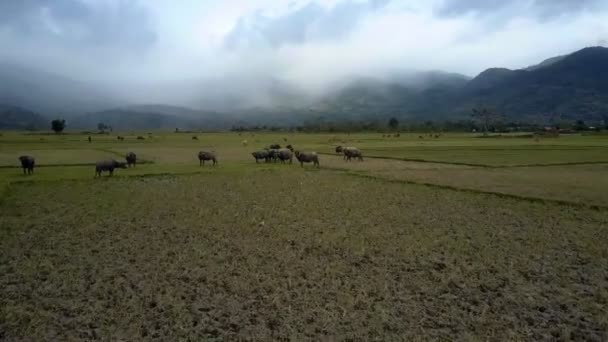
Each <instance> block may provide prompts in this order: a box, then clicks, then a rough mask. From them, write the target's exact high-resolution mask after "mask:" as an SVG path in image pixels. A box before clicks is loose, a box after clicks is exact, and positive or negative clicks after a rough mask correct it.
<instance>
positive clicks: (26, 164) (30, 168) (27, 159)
mask: <svg viewBox="0 0 608 342" xmlns="http://www.w3.org/2000/svg"><path fill="white" fill-rule="evenodd" d="M19 161H20V162H21V168H22V169H23V174H24V175H25V174H28V175H31V174H32V173H34V164H36V161H35V160H34V157H31V156H21V157H19Z"/></svg>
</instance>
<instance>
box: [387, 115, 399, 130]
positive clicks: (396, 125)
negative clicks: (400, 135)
mask: <svg viewBox="0 0 608 342" xmlns="http://www.w3.org/2000/svg"><path fill="white" fill-rule="evenodd" d="M388 127H390V128H391V129H393V130H397V128H399V120H397V118H394V117H393V118H391V119H390V120H388Z"/></svg>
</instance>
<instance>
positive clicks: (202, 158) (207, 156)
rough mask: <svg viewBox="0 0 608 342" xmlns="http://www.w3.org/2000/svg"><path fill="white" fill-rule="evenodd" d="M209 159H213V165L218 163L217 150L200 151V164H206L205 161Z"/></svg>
mask: <svg viewBox="0 0 608 342" xmlns="http://www.w3.org/2000/svg"><path fill="white" fill-rule="evenodd" d="M208 160H211V161H213V165H215V164H217V155H216V154H215V152H206V151H200V152H199V153H198V161H199V165H200V166H203V165H205V161H208Z"/></svg>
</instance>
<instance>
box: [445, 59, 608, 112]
mask: <svg viewBox="0 0 608 342" xmlns="http://www.w3.org/2000/svg"><path fill="white" fill-rule="evenodd" d="M550 61H551V62H550V63H547V62H546V61H545V62H544V65H543V66H541V67H535V68H532V69H531V70H530V69H529V68H528V69H523V70H515V71H510V70H506V69H500V70H496V69H490V70H486V71H484V72H482V73H481V74H480V75H479V76H477V77H476V78H474V79H473V80H471V81H470V82H469V83H468V84H467V86H466V87H464V88H463V89H462V90H460V91H455V92H456V95H455V97H454V100H453V101H452V102H451V103H450V105H451V107H452V108H453V109H452V110H453V111H454V112H461V113H462V112H465V111H468V110H470V108H471V107H472V106H476V105H482V106H488V107H492V108H494V109H496V110H497V111H499V112H501V113H502V114H504V115H505V116H507V117H509V118H512V119H525V120H530V119H533V118H535V117H536V118H538V117H547V116H549V115H551V114H555V113H558V114H560V115H562V117H563V118H564V119H569V120H588V121H595V122H597V121H601V120H605V119H606V115H608V49H607V48H602V47H593V48H585V49H583V50H580V51H577V52H575V53H572V54H570V55H567V56H564V57H558V58H556V59H552V60H550ZM541 64H542V63H541Z"/></svg>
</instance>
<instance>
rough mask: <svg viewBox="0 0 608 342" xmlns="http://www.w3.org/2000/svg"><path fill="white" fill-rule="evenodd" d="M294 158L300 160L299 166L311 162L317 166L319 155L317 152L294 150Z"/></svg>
mask: <svg viewBox="0 0 608 342" xmlns="http://www.w3.org/2000/svg"><path fill="white" fill-rule="evenodd" d="M295 155H296V159H298V161H299V162H300V166H301V167H304V163H313V165H315V166H317V167H319V156H318V155H317V152H300V151H296V152H295Z"/></svg>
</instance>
